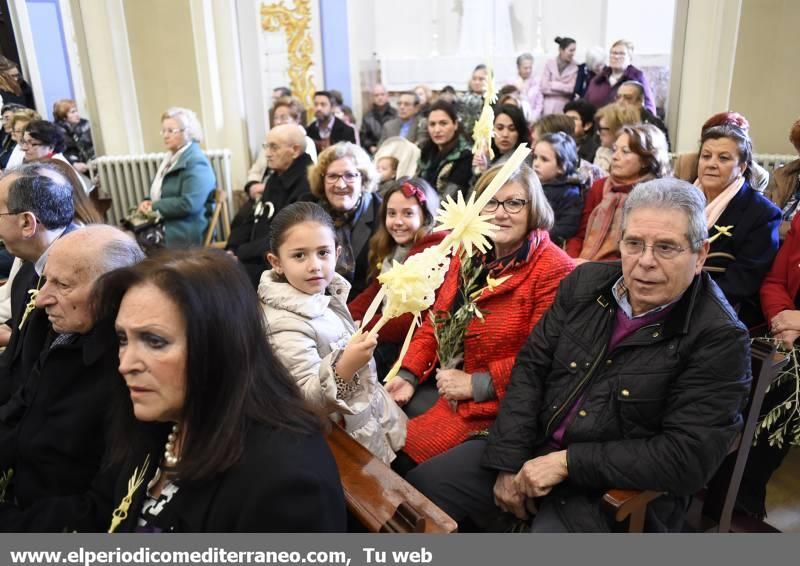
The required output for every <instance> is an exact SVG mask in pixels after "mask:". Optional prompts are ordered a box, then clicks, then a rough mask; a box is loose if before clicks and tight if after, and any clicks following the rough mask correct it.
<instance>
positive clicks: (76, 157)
mask: <svg viewBox="0 0 800 566" xmlns="http://www.w3.org/2000/svg"><path fill="white" fill-rule="evenodd" d="M53 120H54V121H55V124H56V126H58V127H59V128H61V132H62V134H63V135H64V140H65V142H66V148H65V149H64V157H66V158H67V161H69V163H70V164H71V165H72V166H73V167H74V168H75V170H76V171H77V172H78V173H83V174H85V173H86V172H87V171H89V165H88V163H89V161H91V160H92V159H94V157H95V152H94V141H92V128H91V126H90V125H89V120H86V119H85V118H81V115H80V113H79V112H78V105H77V104H75V101H74V100H71V99H68V98H64V99H61V100H57V101H56V102H55V103H53Z"/></svg>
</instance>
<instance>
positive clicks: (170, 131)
mask: <svg viewBox="0 0 800 566" xmlns="http://www.w3.org/2000/svg"><path fill="white" fill-rule="evenodd" d="M185 131H186V128H162V129H161V132H160V133H161V135H162V136H163V135H164V134H169V135H171V136H174V135H175V134H179V133H181V132H185Z"/></svg>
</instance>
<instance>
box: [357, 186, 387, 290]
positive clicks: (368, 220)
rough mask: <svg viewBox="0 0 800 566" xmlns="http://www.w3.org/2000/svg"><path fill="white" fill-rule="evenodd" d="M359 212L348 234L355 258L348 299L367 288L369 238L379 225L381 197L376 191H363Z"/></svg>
mask: <svg viewBox="0 0 800 566" xmlns="http://www.w3.org/2000/svg"><path fill="white" fill-rule="evenodd" d="M363 199H364V202H363V203H362V210H361V214H360V216H359V217H358V219H357V220H356V223H355V226H353V231H352V233H351V234H350V245H351V246H352V247H353V257H354V258H355V259H356V269H355V273H354V275H353V280H352V281H350V284H351V285H352V288H351V289H350V295H349V296H350V299H352V298H354V297H357V296H358V295H359V294H360V293H361V291H363V290H364V289H366V288H367V286H368V284H369V282H368V281H367V279H368V273H369V239H370V238H371V237H372V235H373V234H374V233H375V231H376V230H377V229H378V226H379V225H380V221H381V219H380V209H381V202H382V200H381V197H380V195H378V194H377V193H364V196H363Z"/></svg>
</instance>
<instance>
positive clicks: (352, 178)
mask: <svg viewBox="0 0 800 566" xmlns="http://www.w3.org/2000/svg"><path fill="white" fill-rule="evenodd" d="M360 177H361V173H360V172H359V171H345V172H344V173H342V174H341V175H339V174H338V173H326V174H325V182H326V183H328V184H329V185H335V184H336V183H338V182H339V179H344V182H345V184H347V185H352V184H353V183H355V182H356V181H357V180H358V179H359V178H360Z"/></svg>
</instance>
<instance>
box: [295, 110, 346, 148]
mask: <svg viewBox="0 0 800 566" xmlns="http://www.w3.org/2000/svg"><path fill="white" fill-rule="evenodd" d="M306 135H307V136H308V137H310V138H311V139H312V140H314V143H316V144H317V152H321V149H320V146H319V141H320V139H321V138H320V137H319V124H318V123H317V122H314V123H313V124H311V125H310V126H309V127H308V128H306ZM330 141H331V145H333V144H337V143H339V142H343V141H346V142H350V143H356V131H355V130H354V129H353V128H351V127H350V126H348V125H347V124H345V123H344V122H342V121H341V120H339V118H336V117H334V119H333V127H332V128H331V140H330Z"/></svg>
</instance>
